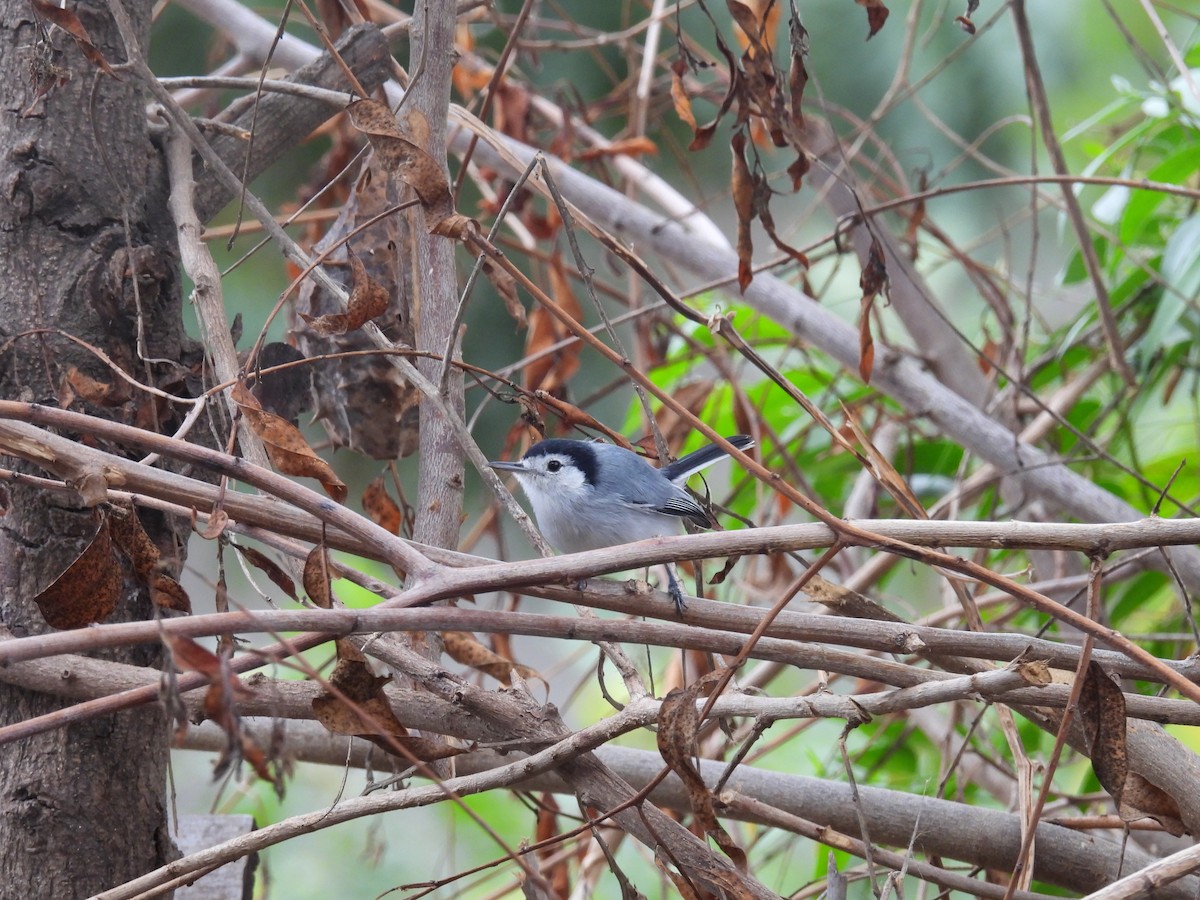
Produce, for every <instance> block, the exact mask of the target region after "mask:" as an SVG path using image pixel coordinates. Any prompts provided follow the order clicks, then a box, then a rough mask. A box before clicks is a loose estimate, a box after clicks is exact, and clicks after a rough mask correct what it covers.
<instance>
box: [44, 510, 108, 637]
mask: <svg viewBox="0 0 1200 900" xmlns="http://www.w3.org/2000/svg"><path fill="white" fill-rule="evenodd" d="M98 518H99V527H98V528H97V529H96V534H95V535H94V536H93V537H92V539H91V541H89V542H88V545H87V547H85V548H84V550H83V552H82V553H80V554H79V556H77V557H75V559H74V560H73V561H72V562H71V564H70V565H69V566H67V568H66V570H65V571H64V572H63V573H62V574H61V575H59V576H58V577H57V578H55V579H54V581H53V582H52V583H51V584H50V585H49V586H48V587H46V588H45V589H44V590H42V591H41V593H39V594H38V595H37V596H36V597H34V598H33V602H34V603H36V604H37V605H38V609H39V610H41V613H42V618H43V619H45V620H46V624H47V625H49V626H50V627H51V628H83V627H85V626H87V625H92V624H95V623H96V622H102V621H104V620H105V619H107V618H108V617H109V616H110V615H112V612H113V610H114V609H116V608H117V603H118V602H119V601H120V599H121V588H122V583H123V581H124V577H123V571H122V570H123V566H122V565H121V559H120V557H119V555H118V553H117V548H116V546H115V545H114V543H113V540H112V532H111V530H110V528H109V516H108V515H107V514H106V513H103V512H101V513H98Z"/></svg>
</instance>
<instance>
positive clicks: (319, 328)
mask: <svg viewBox="0 0 1200 900" xmlns="http://www.w3.org/2000/svg"><path fill="white" fill-rule="evenodd" d="M347 254H348V256H349V257H350V271H351V287H350V299H349V301H348V302H347V304H346V311H345V312H344V313H330V314H329V315H325V316H310V315H308V314H307V313H300V318H302V319H303V320H304V321H305V322H306V323H307V324H308V326H309V327H310V328H311V329H312V330H313V331H315V332H317V334H321V335H331V334H345V333H346V332H348V331H356V330H358V329H359V328H362V327H363V325H365V324H367V322H369V321H371V320H372V319H374V318H375V317H376V316H382V315H383V314H384V313H385V312H387V309H388V300H389V297H388V292H387V288H385V287H383V285H381V284H379V283H378V282H376V281H374V280H372V279H371V277H370V276H369V275H367V270H366V268H365V267H364V266H363V264H362V260H361V259H359V258H358V256H357V255H356V254H355V253H354V251H353V250H350V249H349V248H347Z"/></svg>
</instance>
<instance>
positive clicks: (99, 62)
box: [30, 0, 121, 81]
mask: <svg viewBox="0 0 1200 900" xmlns="http://www.w3.org/2000/svg"><path fill="white" fill-rule="evenodd" d="M30 2H31V3H32V4H33V8H34V10H35V11H36V12H37V14H38V15H39V16H41V17H42V18H43V19H48V20H49V21H51V22H53V23H54V24H55V25H57V26H58V27H59V28H61V29H62V30H63V31H65V32H66V33H67V34H69V35H70V36H71V38H72V40H74V41H75V45H76V46H77V47H79V49H80V50H81V51H82V52H83V55H84V57H86V58H87V61H88V62H90V63H91V64H92V65H94V66H98V67H99V68H100V69H101V71H103V72H104V74H106V75H111V76H112V77H113V78H115V79H117V81H120V80H121V76H119V75H118V74H117V73H116V72H114V71H113V68H112V66H110V65H109V64H108V60H107V59H105V58H104V54H103V53H101V52H100V51H99V50H97V49H96V45H95V44H93V43H92V36H91V35H90V34H88V30H87V29H86V28H84V27H83V23H82V22H80V21H79V17H78V16H76V15H75V13H74V12H72V11H71V10H69V9H63V8H62V7H61V6H56V5H55V4H53V3H50V2H49V0H30Z"/></svg>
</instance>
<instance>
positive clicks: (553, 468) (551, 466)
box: [546, 459, 562, 472]
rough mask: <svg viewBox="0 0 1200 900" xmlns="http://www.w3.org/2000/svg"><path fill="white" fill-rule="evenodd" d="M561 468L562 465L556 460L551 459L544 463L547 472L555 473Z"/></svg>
mask: <svg viewBox="0 0 1200 900" xmlns="http://www.w3.org/2000/svg"><path fill="white" fill-rule="evenodd" d="M561 468H562V463H560V462H559V461H558V460H557V459H552V460H550V462H548V463H546V471H547V472H557V471H558V470H559V469H561Z"/></svg>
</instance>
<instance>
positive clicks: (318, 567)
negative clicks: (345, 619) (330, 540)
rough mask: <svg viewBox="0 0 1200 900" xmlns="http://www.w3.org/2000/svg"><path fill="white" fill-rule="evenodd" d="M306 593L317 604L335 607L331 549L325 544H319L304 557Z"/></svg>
mask: <svg viewBox="0 0 1200 900" xmlns="http://www.w3.org/2000/svg"><path fill="white" fill-rule="evenodd" d="M302 577H303V579H304V593H306V594H308V599H309V600H311V601H312V602H313V604H314V605H315V606H319V607H320V608H321V609H332V608H333V587H332V585H331V582H332V580H333V569H332V567H331V566H330V563H329V551H328V550H326V549H325V545H324V544H317V545H316V546H315V547H313V548H312V550H310V551H309V552H308V556H307V557H305V559H304V574H303V576H302Z"/></svg>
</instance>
